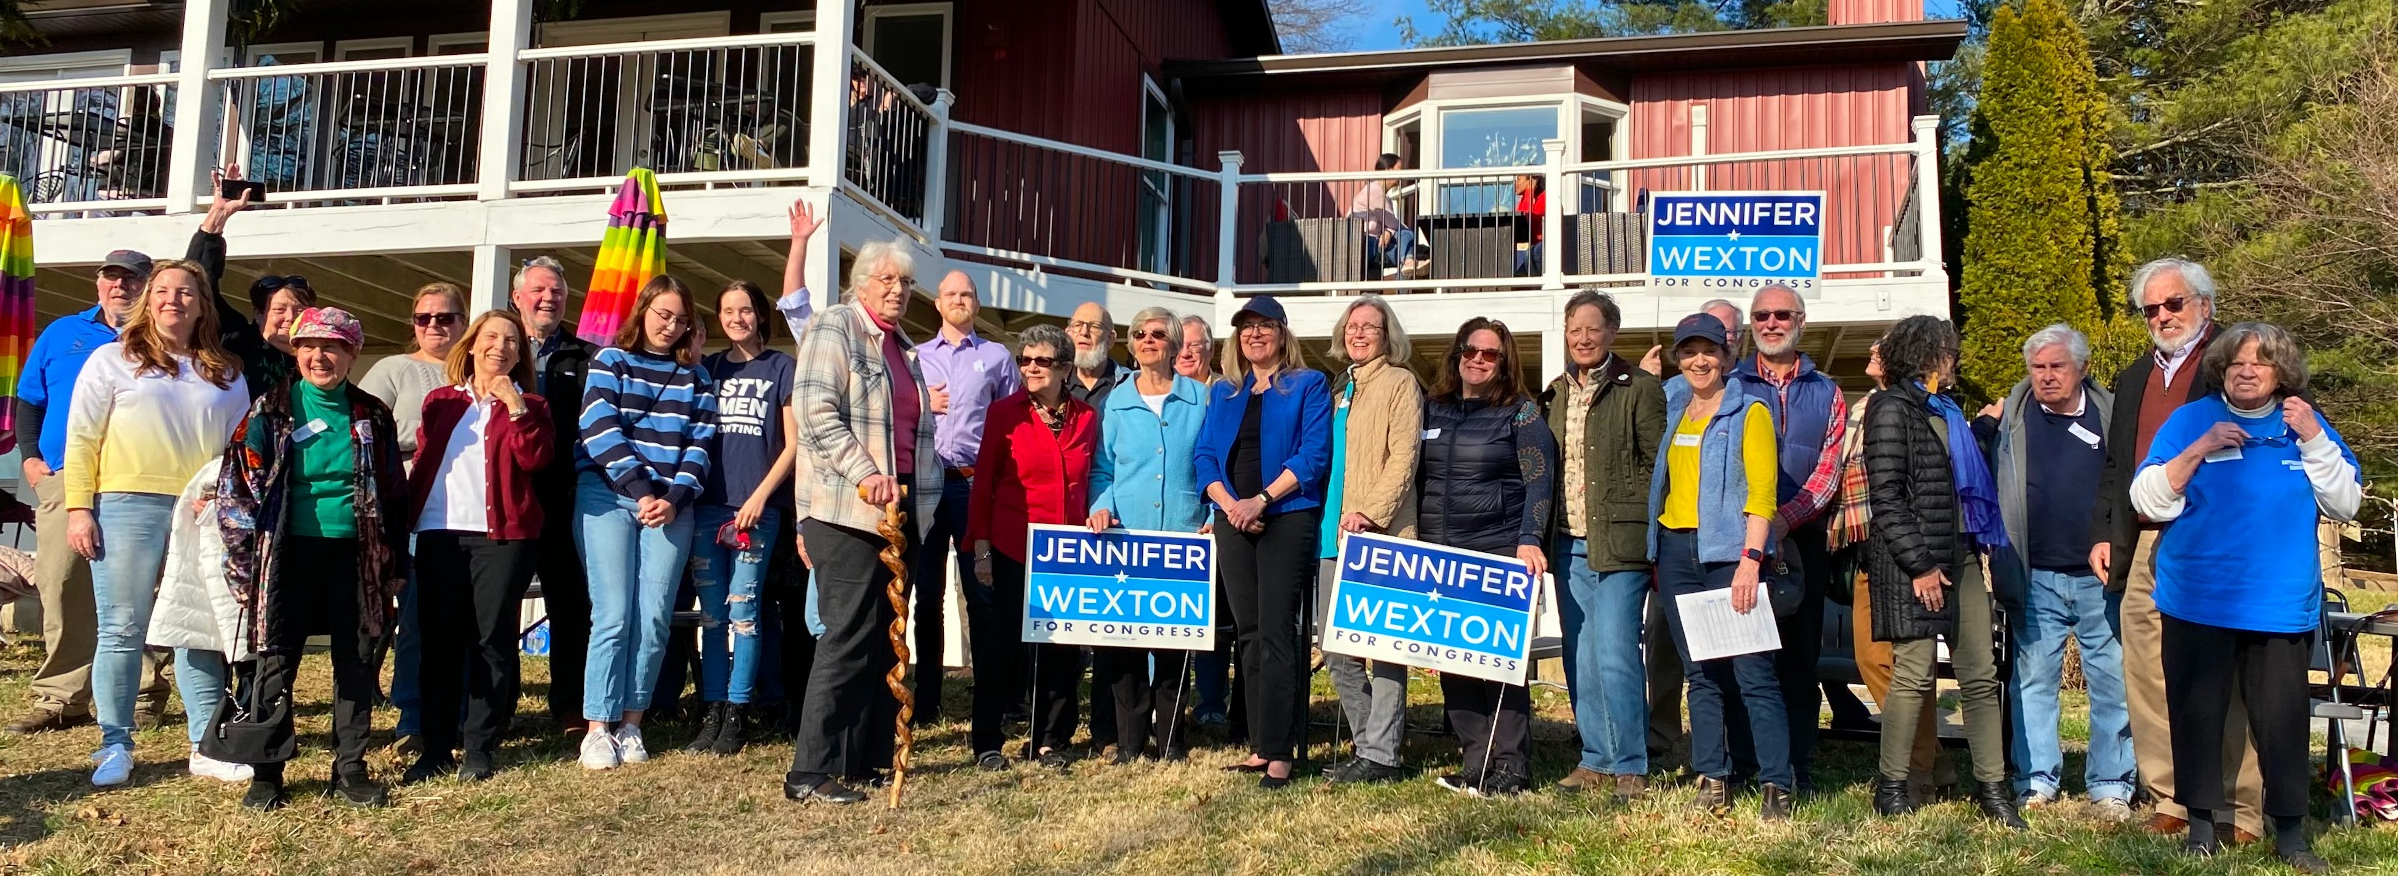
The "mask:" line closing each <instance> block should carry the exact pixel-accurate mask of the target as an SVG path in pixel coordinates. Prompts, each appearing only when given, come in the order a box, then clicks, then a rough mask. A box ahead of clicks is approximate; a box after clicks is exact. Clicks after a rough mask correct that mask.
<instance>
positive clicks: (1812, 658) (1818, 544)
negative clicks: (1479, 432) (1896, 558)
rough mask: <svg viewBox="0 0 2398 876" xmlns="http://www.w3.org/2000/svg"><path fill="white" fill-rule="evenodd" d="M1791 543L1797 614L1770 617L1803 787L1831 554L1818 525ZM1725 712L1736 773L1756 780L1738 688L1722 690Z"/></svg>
mask: <svg viewBox="0 0 2398 876" xmlns="http://www.w3.org/2000/svg"><path fill="white" fill-rule="evenodd" d="M1790 540H1791V542H1792V543H1793V544H1794V545H1796V546H1797V548H1798V556H1796V557H1793V558H1791V560H1790V562H1791V564H1792V565H1794V566H1796V567H1797V568H1798V572H1799V580H1800V582H1801V584H1803V585H1804V589H1803V590H1802V591H1801V595H1800V597H1799V607H1798V610H1797V611H1794V612H1791V613H1790V614H1788V615H1782V616H1778V617H1776V618H1774V626H1775V627H1776V628H1778V629H1779V630H1780V632H1781V634H1782V649H1781V650H1779V651H1775V652H1774V678H1775V679H1776V680H1778V681H1779V682H1780V683H1781V688H1782V713H1783V715H1784V717H1785V718H1786V719H1787V720H1786V723H1787V724H1788V725H1789V728H1790V731H1789V733H1790V735H1789V739H1790V772H1791V774H1792V775H1794V776H1796V777H1797V778H1798V781H1800V782H1802V783H1804V782H1807V781H1808V778H1807V768H1808V766H1809V765H1810V763H1811V762H1812V761H1813V760H1814V759H1815V737H1816V736H1817V734H1818V733H1819V732H1820V725H1821V723H1822V719H1821V716H1822V714H1823V684H1822V682H1820V681H1818V680H1817V679H1816V673H1815V664H1816V662H1817V661H1818V660H1819V659H1821V658H1822V657H1823V604H1824V594H1826V593H1827V592H1829V588H1830V586H1831V576H1832V554H1831V551H1830V550H1829V549H1828V548H1827V547H1826V546H1825V545H1826V544H1827V542H1826V541H1825V534H1824V526H1823V523H1822V522H1821V521H1820V520H1819V521H1817V522H1814V523H1809V524H1806V525H1804V526H1800V527H1799V528H1797V529H1793V530H1791V531H1790ZM1724 712H1725V719H1724V720H1725V730H1726V732H1728V733H1729V734H1730V737H1731V744H1732V752H1733V757H1732V760H1733V762H1734V763H1735V764H1736V765H1737V766H1736V767H1735V770H1734V772H1736V773H1737V774H1739V775H1742V776H1751V775H1755V774H1756V772H1757V764H1756V758H1755V757H1754V756H1753V752H1755V751H1756V748H1755V742H1754V741H1753V740H1752V739H1750V738H1749V729H1748V727H1749V723H1748V709H1747V708H1746V707H1745V706H1743V705H1742V704H1741V701H1740V691H1739V689H1738V688H1727V689H1725V690H1724Z"/></svg>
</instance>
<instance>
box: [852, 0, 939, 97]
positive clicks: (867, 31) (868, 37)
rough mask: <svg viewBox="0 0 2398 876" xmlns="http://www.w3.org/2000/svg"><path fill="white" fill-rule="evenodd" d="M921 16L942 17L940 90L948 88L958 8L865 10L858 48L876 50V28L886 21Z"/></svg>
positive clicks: (905, 6) (921, 5)
mask: <svg viewBox="0 0 2398 876" xmlns="http://www.w3.org/2000/svg"><path fill="white" fill-rule="evenodd" d="M919 15H939V16H941V82H940V86H941V87H942V88H948V87H949V75H950V67H951V66H952V59H951V58H950V55H951V53H952V52H954V51H955V50H956V46H957V28H958V15H957V6H956V4H953V3H892V4H888V5H880V6H867V7H863V8H862V9H861V10H860V15H859V19H860V20H859V22H858V45H859V46H860V47H861V48H862V49H866V50H871V49H872V48H873V47H874V32H875V24H876V23H877V22H878V21H880V20H881V19H883V18H913V17H915V16H919ZM867 56H868V57H872V56H873V52H872V51H867ZM900 84H902V85H905V84H907V83H904V82H903V83H900Z"/></svg>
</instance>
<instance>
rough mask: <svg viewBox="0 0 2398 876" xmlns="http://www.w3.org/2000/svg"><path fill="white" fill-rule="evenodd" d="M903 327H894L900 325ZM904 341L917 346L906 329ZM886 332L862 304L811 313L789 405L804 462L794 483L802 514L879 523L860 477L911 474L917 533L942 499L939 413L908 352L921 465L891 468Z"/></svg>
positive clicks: (870, 525)
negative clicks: (936, 441) (861, 491)
mask: <svg viewBox="0 0 2398 876" xmlns="http://www.w3.org/2000/svg"><path fill="white" fill-rule="evenodd" d="M896 330H897V329H894V331H896ZM899 343H900V346H901V347H902V348H912V347H914V346H915V345H914V344H912V343H910V342H909V341H908V339H907V336H906V335H905V334H904V333H903V334H902V335H900V338H899ZM882 344H883V332H882V329H880V328H877V327H876V326H875V325H874V320H872V319H869V318H868V317H867V316H866V314H865V313H864V312H863V311H860V310H858V307H857V305H855V304H852V303H848V302H843V303H841V304H837V305H834V306H832V307H829V308H826V309H825V311H824V312H823V313H820V314H817V315H816V317H815V319H813V320H811V321H809V323H808V330H807V333H806V334H803V335H801V336H800V338H799V365H798V369H797V375H796V377H795V379H794V382H793V387H792V394H791V413H792V416H793V417H794V418H796V419H797V420H798V421H799V438H800V441H799V447H800V451H801V452H800V454H799V457H798V458H799V465H798V468H797V469H796V470H795V471H794V472H793V475H794V476H793V478H792V488H793V491H794V492H795V493H796V498H797V500H798V506H799V508H798V511H799V513H798V517H797V519H803V520H805V519H815V520H820V521H823V522H825V523H831V524H834V525H836V526H846V527H850V528H852V529H863V530H867V531H873V530H874V528H875V526H876V525H877V524H879V523H881V522H882V519H883V513H882V509H880V508H876V507H875V506H873V505H870V504H867V502H866V501H865V500H864V499H860V498H858V482H859V481H863V480H865V479H867V478H869V477H872V476H874V475H878V474H891V475H907V474H913V475H914V478H915V482H914V484H913V486H912V489H913V493H912V494H911V495H910V496H909V498H910V499H912V500H914V501H913V502H912V503H911V504H912V505H913V506H914V507H913V509H912V511H913V515H914V516H913V522H914V523H915V524H916V531H917V533H918V534H919V535H921V534H923V533H925V532H927V531H929V530H930V529H931V528H932V522H933V509H934V508H935V507H937V506H939V505H940V503H941V474H942V472H941V457H940V456H938V455H936V454H934V453H933V432H934V429H935V428H936V423H935V418H934V417H933V416H932V415H931V411H932V402H931V400H930V399H928V398H925V396H924V374H923V372H922V371H921V370H919V369H918V368H917V366H916V359H915V357H914V356H913V355H912V354H911V355H910V356H909V357H908V373H909V376H910V377H911V378H913V382H914V384H915V388H916V395H917V405H918V409H919V410H922V411H925V412H926V413H925V415H924V416H921V417H918V418H917V420H916V435H915V436H914V440H915V442H916V470H915V471H914V472H912V473H911V472H893V471H891V461H892V458H893V457H894V456H895V455H896V454H895V453H894V450H893V445H892V435H891V392H890V387H891V375H890V365H889V363H887V362H885V361H884V359H883V350H882Z"/></svg>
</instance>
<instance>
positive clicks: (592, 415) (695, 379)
mask: <svg viewBox="0 0 2398 876" xmlns="http://www.w3.org/2000/svg"><path fill="white" fill-rule="evenodd" d="M579 426H580V429H581V431H582V436H583V440H582V443H581V444H579V445H578V450H577V452H576V454H575V456H576V463H577V465H578V466H580V467H585V468H592V469H596V470H598V471H599V472H600V473H601V475H603V476H605V477H606V478H607V479H608V484H609V486H610V487H612V488H614V489H615V490H616V492H617V494H618V495H621V496H624V497H626V498H628V499H639V498H643V497H647V496H655V497H659V498H663V499H665V500H666V501H668V502H672V503H674V505H675V507H678V508H682V507H688V506H689V505H690V504H691V500H692V499H694V498H697V497H698V496H699V493H700V488H701V483H702V482H703V481H704V480H705V479H706V477H707V474H708V462H709V460H708V448H709V447H710V446H711V445H713V444H714V443H715V438H716V392H715V389H714V387H712V386H710V385H709V380H708V373H707V372H706V371H704V370H702V369H698V368H694V367H691V366H687V365H680V364H677V363H676V362H675V361H674V360H673V359H671V358H660V357H657V356H651V355H649V354H647V353H635V352H630V351H627V350H622V349H618V348H615V347H609V348H606V349H603V350H601V351H599V354H598V355H595V356H593V357H591V368H590V371H588V372H587V373H586V374H585V376H584V380H583V416H582V419H581V421H580V423H579Z"/></svg>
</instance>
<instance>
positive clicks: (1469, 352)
mask: <svg viewBox="0 0 2398 876" xmlns="http://www.w3.org/2000/svg"><path fill="white" fill-rule="evenodd" d="M1505 358H1507V352H1506V351H1505V350H1494V349H1491V348H1489V347H1467V348H1465V349H1464V350H1463V351H1460V352H1459V353H1458V354H1457V361H1460V362H1482V363H1486V364H1491V365H1496V364H1499V361H1500V360H1502V359H1505Z"/></svg>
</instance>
